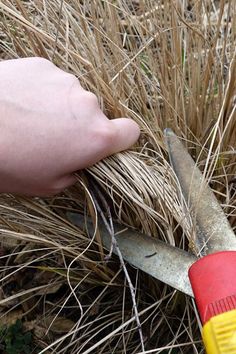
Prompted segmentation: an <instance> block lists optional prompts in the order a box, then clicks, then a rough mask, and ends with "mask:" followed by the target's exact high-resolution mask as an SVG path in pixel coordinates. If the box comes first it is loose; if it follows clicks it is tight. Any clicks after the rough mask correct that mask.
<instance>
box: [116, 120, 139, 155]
mask: <svg viewBox="0 0 236 354" xmlns="http://www.w3.org/2000/svg"><path fill="white" fill-rule="evenodd" d="M110 123H111V124H112V127H113V129H114V132H115V134H114V136H113V142H112V144H111V146H110V148H109V150H110V151H109V154H110V155H111V154H114V153H116V152H119V151H123V150H126V149H128V148H129V147H131V146H132V145H133V144H134V143H136V141H137V140H138V138H139V135H140V128H139V126H138V124H137V123H135V121H133V120H132V119H129V118H116V119H112V120H110Z"/></svg>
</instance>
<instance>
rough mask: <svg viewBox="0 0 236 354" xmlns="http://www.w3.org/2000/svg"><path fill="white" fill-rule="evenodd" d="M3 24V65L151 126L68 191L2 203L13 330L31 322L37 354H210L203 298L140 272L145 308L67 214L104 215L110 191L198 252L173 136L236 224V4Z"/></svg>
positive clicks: (162, 6) (34, 13)
mask: <svg viewBox="0 0 236 354" xmlns="http://www.w3.org/2000/svg"><path fill="white" fill-rule="evenodd" d="M0 18H1V21H0V55H1V58H2V59H9V58H19V57H26V56H27V57H28V56H41V57H45V58H48V59H50V60H52V61H53V62H54V63H55V64H56V65H57V66H59V67H60V68H62V69H64V70H66V71H68V72H71V73H73V74H75V75H76V76H77V77H78V79H79V80H80V82H81V84H82V85H83V86H84V87H85V88H87V89H88V90H91V91H92V92H94V93H95V94H96V95H97V96H98V98H99V101H100V104H101V107H102V109H103V111H104V112H105V113H106V115H107V116H108V117H109V118H110V119H113V118H115V117H120V116H129V117H131V118H133V119H134V120H135V121H136V122H138V124H139V125H140V127H141V131H142V133H141V137H140V139H139V142H138V143H137V144H136V145H135V146H134V147H133V148H132V149H131V150H130V151H126V152H122V153H119V154H116V155H114V156H111V157H109V158H107V159H105V160H104V161H101V162H99V163H98V164H96V165H95V166H93V167H91V168H89V169H88V170H87V171H84V172H83V173H79V174H78V183H77V185H76V186H74V187H72V188H70V189H68V190H67V191H65V192H64V193H62V194H61V195H58V196H56V197H54V198H51V199H38V198H32V199H28V198H22V197H14V196H12V195H1V196H0V233H1V250H0V251H1V257H0V263H1V264H0V267H1V291H0V294H1V297H0V306H1V309H0V310H1V326H2V327H4V328H5V329H4V331H5V332H6V328H7V327H8V328H12V327H11V326H12V325H14V323H16V322H17V321H21V323H22V326H23V327H22V328H23V331H25V333H28V332H30V333H31V334H32V341H33V345H34V349H33V351H34V352H35V353H37V352H40V353H57V354H60V353H70V354H72V353H83V354H87V353H102V354H105V353H107V354H111V353H117V354H118V353H133V354H137V353H203V346H202V342H201V336H200V330H199V323H198V321H197V320H196V313H195V308H194V304H193V300H192V299H190V298H189V297H187V296H185V295H183V294H181V293H179V292H177V291H175V290H174V289H172V288H170V287H168V286H166V285H164V284H162V283H160V282H158V281H156V280H154V279H153V278H151V277H150V276H148V275H147V274H144V273H142V272H141V271H139V270H137V269H134V268H132V267H131V266H129V265H127V271H128V274H129V278H130V280H131V282H132V284H133V286H134V289H135V306H134V299H133V297H132V296H131V292H130V283H129V280H128V279H127V276H125V274H124V271H123V268H122V267H120V263H119V260H118V258H116V257H115V256H113V257H112V258H110V259H109V260H108V261H107V257H106V256H107V254H108V251H105V250H103V248H102V245H101V241H100V238H99V234H98V233H94V235H88V234H87V233H86V231H85V230H82V229H79V228H78V227H77V226H74V225H73V224H72V223H71V222H70V221H69V220H68V218H67V212H68V211H70V212H71V211H75V212H80V213H84V212H86V213H87V215H88V216H90V217H91V218H92V219H93V220H95V219H96V215H97V214H98V209H99V208H98V207H99V203H101V200H100V199H99V198H97V199H96V198H95V194H96V193H94V188H93V186H96V191H100V194H102V195H103V196H105V200H106V203H107V206H108V208H109V213H110V215H111V218H112V220H114V221H115V222H119V223H121V224H124V225H126V226H132V227H134V228H136V229H137V230H139V231H141V232H144V233H146V234H149V235H152V236H153V237H156V238H159V239H162V240H164V241H165V242H167V243H170V244H172V245H176V246H178V247H181V248H184V249H188V242H193V234H194V229H193V226H192V225H191V224H190V223H188V222H186V218H185V212H186V211H185V210H184V208H183V200H182V196H181V192H180V191H179V187H178V184H177V183H176V180H175V176H174V174H173V172H172V170H171V167H170V165H169V161H168V156H167V151H166V147H165V144H164V139H163V129H164V128H165V127H170V128H172V129H173V130H174V131H175V133H176V134H177V135H178V136H179V137H180V138H181V139H182V140H183V142H184V144H185V145H186V147H187V148H188V149H189V151H190V153H191V155H192V156H193V158H194V159H195V160H196V161H197V163H198V166H199V167H200V168H201V170H202V171H203V172H204V174H205V176H206V178H207V179H208V181H209V184H210V186H211V187H212V189H213V190H214V192H215V195H216V197H217V198H218V199H219V201H220V203H221V205H222V207H223V209H224V212H225V213H226V215H227V216H228V219H229V222H230V224H231V225H232V227H233V228H235V227H236V177H235V163H236V157H235V156H236V153H235V136H236V119H235V100H236V87H235V85H236V80H235V69H236V59H235V43H236V4H235V2H234V1H230V0H228V1H226V0H225V1H224V0H219V1H210V0H200V1H195V0H193V1H187V0H186V1H177V0H176V1H175V0H167V1H164V0H163V1H156V0H149V1H143V0H128V1H122V0H114V1H106V0H105V1H92V0H89V1H83V0H81V1H76V0H64V1H63V0H52V1H47V0H45V1H30V0H24V1H23V0H16V1H10V0H9V1H8V0H4V1H1V2H0ZM88 124H89V122H88ZM88 144H89V142H88ZM96 195H99V193H97V194H96ZM139 322H140V324H141V329H140V328H139ZM4 331H2V332H1V333H3V332H4ZM22 335H24V334H22ZM4 343H5V341H4V338H1V344H0V345H1V348H2V350H5V349H6V348H4Z"/></svg>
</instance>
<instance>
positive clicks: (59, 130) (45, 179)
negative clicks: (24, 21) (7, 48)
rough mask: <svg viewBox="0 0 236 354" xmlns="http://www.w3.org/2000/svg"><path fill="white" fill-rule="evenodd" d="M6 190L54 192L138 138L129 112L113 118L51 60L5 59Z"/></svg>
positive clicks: (1, 172) (0, 107)
mask: <svg viewBox="0 0 236 354" xmlns="http://www.w3.org/2000/svg"><path fill="white" fill-rule="evenodd" d="M0 126H1V130H0V192H1V193H13V194H20V195H28V196H52V195H55V194H57V193H59V192H61V191H62V190H64V189H65V188H67V187H69V186H70V185H72V184H74V183H75V182H76V178H75V176H74V173H75V172H76V171H79V170H81V169H84V168H86V167H89V166H91V165H93V164H95V163H96V162H98V161H100V160H102V159H103V158H105V157H107V156H109V155H112V154H115V153H116V152H119V151H122V150H126V149H128V148H129V147H130V146H132V145H133V144H134V143H135V142H136V141H137V139H138V137H139V134H140V130H139V127H138V125H137V124H136V123H135V122H134V121H133V120H131V119H128V118H117V119H112V120H109V119H108V118H107V117H106V116H105V115H104V113H103V112H102V111H101V109H100V107H99V104H98V100H97V98H96V96H95V95H94V94H92V93H90V92H88V91H86V90H84V89H83V88H82V87H81V85H80V83H79V81H78V79H77V78H76V77H75V76H73V75H71V74H68V73H66V72H64V71H62V70H60V69H59V68H58V67H56V66H55V65H54V64H52V63H51V62H50V61H48V60H45V59H42V58H24V59H16V60H6V61H2V62H0Z"/></svg>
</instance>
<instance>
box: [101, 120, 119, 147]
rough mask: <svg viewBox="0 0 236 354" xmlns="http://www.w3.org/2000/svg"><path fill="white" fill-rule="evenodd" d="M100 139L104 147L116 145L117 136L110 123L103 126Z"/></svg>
mask: <svg viewBox="0 0 236 354" xmlns="http://www.w3.org/2000/svg"><path fill="white" fill-rule="evenodd" d="M98 135H99V137H100V141H101V143H102V145H103V146H105V147H107V146H110V145H112V144H113V143H114V139H115V136H116V131H115V129H114V127H113V126H112V125H111V124H110V122H109V121H108V122H107V123H106V124H103V125H102V126H101V127H100V129H99V132H98Z"/></svg>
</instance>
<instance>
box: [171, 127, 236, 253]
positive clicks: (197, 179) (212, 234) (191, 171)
mask: <svg viewBox="0 0 236 354" xmlns="http://www.w3.org/2000/svg"><path fill="white" fill-rule="evenodd" d="M165 137H166V142H167V147H168V151H169V157H170V160H171V164H172V167H173V169H174V171H175V174H176V176H177V177H178V180H179V183H180V186H181V189H182V192H183V195H184V198H185V200H186V202H187V204H188V205H189V207H190V212H191V215H192V220H193V222H195V226H196V235H197V237H196V240H195V245H196V247H197V249H198V253H199V254H200V255H204V254H208V253H214V252H217V251H222V250H236V237H235V234H234V232H233V230H232V228H231V227H230V225H229V222H228V220H227V218H226V216H225V214H224V212H223V210H222V209H221V207H220V205H219V203H218V201H217V199H216V197H215V195H214V193H213V192H212V191H211V189H210V188H209V186H208V185H207V183H206V181H205V179H204V177H203V175H202V173H201V172H200V170H199V169H198V167H197V166H196V164H195V162H194V161H193V159H192V158H191V156H190V155H189V154H188V152H187V150H186V149H185V148H184V146H183V145H182V143H181V142H180V140H179V139H178V138H177V136H176V135H175V134H174V133H173V131H172V130H171V129H166V130H165Z"/></svg>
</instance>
